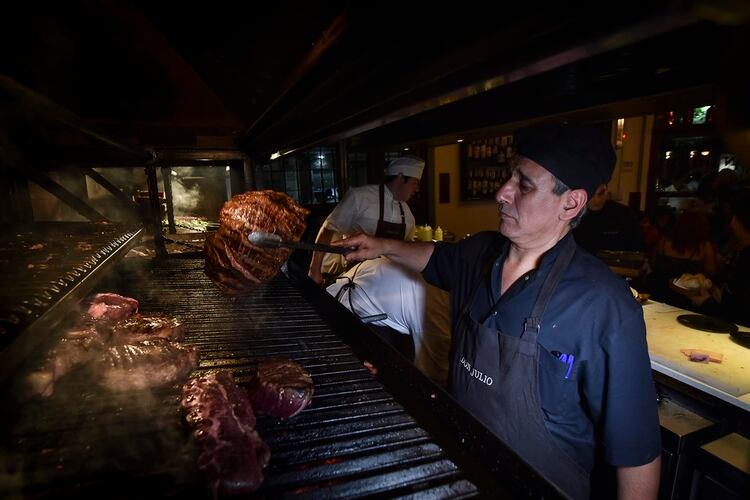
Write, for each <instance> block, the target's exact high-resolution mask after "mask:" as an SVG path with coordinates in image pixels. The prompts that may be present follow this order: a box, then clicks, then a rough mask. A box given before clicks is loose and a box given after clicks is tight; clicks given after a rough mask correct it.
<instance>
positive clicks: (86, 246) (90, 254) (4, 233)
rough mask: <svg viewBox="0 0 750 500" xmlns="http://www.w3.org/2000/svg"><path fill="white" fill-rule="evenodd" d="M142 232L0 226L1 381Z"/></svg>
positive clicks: (71, 226) (47, 225) (91, 226)
mask: <svg viewBox="0 0 750 500" xmlns="http://www.w3.org/2000/svg"><path fill="white" fill-rule="evenodd" d="M141 232H142V229H138V228H133V227H123V226H118V225H114V224H90V223H64V222H54V223H53V222H50V223H35V224H33V225H30V226H15V225H2V226H0V381H5V380H6V379H7V378H8V377H9V376H10V375H11V374H12V373H13V372H14V371H15V369H16V368H17V367H18V366H19V364H21V363H22V362H23V361H24V360H25V359H26V358H27V356H28V355H29V354H30V353H31V352H32V351H33V350H34V349H36V348H38V347H39V346H40V345H43V344H45V343H49V342H50V339H51V337H52V336H51V335H50V334H49V332H50V331H53V330H54V329H55V328H57V327H58V326H59V325H60V324H61V323H62V322H64V321H65V319H66V318H65V316H66V315H67V314H68V310H69V309H70V307H72V306H73V305H74V304H75V303H76V302H77V301H79V300H80V299H81V298H83V297H84V296H85V295H86V294H87V293H88V292H89V291H90V289H91V287H92V286H93V285H94V284H95V283H96V281H97V280H98V279H99V278H100V277H101V276H102V275H104V274H105V273H106V272H108V271H109V270H110V268H111V267H114V264H115V263H116V262H117V261H118V260H119V258H121V257H122V255H123V254H125V253H126V252H127V251H128V250H129V249H130V248H131V247H132V246H133V245H135V243H136V242H137V241H138V237H139V236H140V234H141ZM21 333H23V335H21Z"/></svg>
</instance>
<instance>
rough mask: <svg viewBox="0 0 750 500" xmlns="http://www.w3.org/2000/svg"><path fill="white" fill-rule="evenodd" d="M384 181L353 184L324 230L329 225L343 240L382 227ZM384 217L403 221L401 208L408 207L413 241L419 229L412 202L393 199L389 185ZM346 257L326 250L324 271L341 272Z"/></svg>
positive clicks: (407, 219)
mask: <svg viewBox="0 0 750 500" xmlns="http://www.w3.org/2000/svg"><path fill="white" fill-rule="evenodd" d="M379 191H380V185H379V184H368V185H366V186H360V187H356V188H352V189H350V190H349V191H347V192H346V194H345V195H344V198H343V199H342V200H341V202H339V204H338V205H336V208H334V209H333V212H331V214H330V215H329V216H328V217H327V218H326V220H325V222H323V225H322V226H321V228H320V230H321V231H323V230H324V229H329V230H331V231H333V232H334V235H333V239H332V241H336V240H341V239H344V238H346V237H347V236H351V235H353V234H355V233H366V234H371V235H374V234H375V232H376V231H377V227H378V217H379V216H380V193H379ZM383 193H384V194H383V220H384V221H385V222H394V223H396V224H401V208H399V204H400V205H401V207H403V209H404V222H405V223H406V233H405V239H406V240H407V241H411V240H413V239H414V234H415V232H416V223H415V220H414V215H413V214H412V213H411V209H410V208H409V205H408V204H407V203H406V202H405V201H402V202H398V201H396V200H394V199H393V193H391V190H390V189H388V186H385V189H384V190H383ZM343 264H344V261H343V257H342V256H341V255H339V254H326V255H325V256H324V257H323V265H322V267H321V272H323V273H332V274H338V273H339V272H341V271H342V270H343V269H344V265H343Z"/></svg>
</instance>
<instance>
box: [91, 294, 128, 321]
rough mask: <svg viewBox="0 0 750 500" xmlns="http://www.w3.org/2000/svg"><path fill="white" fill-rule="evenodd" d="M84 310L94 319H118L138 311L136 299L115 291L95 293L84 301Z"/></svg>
mask: <svg viewBox="0 0 750 500" xmlns="http://www.w3.org/2000/svg"><path fill="white" fill-rule="evenodd" d="M85 305H86V307H87V310H86V312H87V313H88V314H89V315H91V317H92V318H94V319H99V320H106V321H120V320H123V319H125V318H128V317H130V316H131V315H133V314H135V313H136V312H138V305H139V304H138V301H137V300H135V299H133V298H130V297H123V296H122V295H118V294H116V293H97V294H96V295H93V296H91V297H89V298H88V299H87V300H86V301H85Z"/></svg>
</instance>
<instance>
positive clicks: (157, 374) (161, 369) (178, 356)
mask: <svg viewBox="0 0 750 500" xmlns="http://www.w3.org/2000/svg"><path fill="white" fill-rule="evenodd" d="M94 364H95V366H94V368H95V370H96V373H97V375H98V376H99V383H100V385H102V386H103V387H106V388H107V389H110V390H112V391H129V390H139V389H147V388H151V387H160V386H165V385H169V384H173V383H176V382H182V379H184V378H185V377H187V376H188V375H189V374H190V372H191V371H193V370H194V369H195V367H196V366H198V349H197V348H196V347H194V346H190V345H185V344H180V343H179V342H171V341H169V340H167V339H162V338H154V339H151V340H142V341H140V342H135V343H131V344H124V345H115V346H112V347H110V348H109V349H107V350H105V351H104V353H103V354H102V355H101V356H99V358H98V359H96V360H95V361H94Z"/></svg>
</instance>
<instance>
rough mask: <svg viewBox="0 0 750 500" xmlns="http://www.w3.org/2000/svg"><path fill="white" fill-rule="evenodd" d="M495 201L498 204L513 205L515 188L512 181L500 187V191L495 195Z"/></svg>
mask: <svg viewBox="0 0 750 500" xmlns="http://www.w3.org/2000/svg"><path fill="white" fill-rule="evenodd" d="M495 201H496V202H498V203H512V202H513V186H512V185H511V182H510V180H507V181H505V184H503V185H502V186H500V189H498V190H497V193H495Z"/></svg>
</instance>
